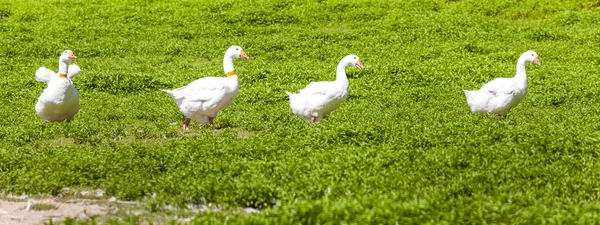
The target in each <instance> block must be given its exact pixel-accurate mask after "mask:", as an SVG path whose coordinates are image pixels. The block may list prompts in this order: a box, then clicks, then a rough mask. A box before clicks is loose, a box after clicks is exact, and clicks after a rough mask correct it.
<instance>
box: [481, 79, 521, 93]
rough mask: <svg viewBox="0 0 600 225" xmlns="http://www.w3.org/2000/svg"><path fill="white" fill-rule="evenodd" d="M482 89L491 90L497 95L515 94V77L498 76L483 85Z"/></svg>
mask: <svg viewBox="0 0 600 225" xmlns="http://www.w3.org/2000/svg"><path fill="white" fill-rule="evenodd" d="M480 90H482V91H486V92H489V93H491V94H493V95H495V96H498V95H503V94H513V92H514V90H515V87H514V81H513V78H496V79H494V80H492V81H490V82H488V83H486V84H484V85H483V86H481V89H480Z"/></svg>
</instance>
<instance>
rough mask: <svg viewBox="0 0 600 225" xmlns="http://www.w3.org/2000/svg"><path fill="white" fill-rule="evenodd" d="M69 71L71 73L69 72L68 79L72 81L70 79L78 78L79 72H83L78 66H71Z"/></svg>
mask: <svg viewBox="0 0 600 225" xmlns="http://www.w3.org/2000/svg"><path fill="white" fill-rule="evenodd" d="M68 71H69V72H67V77H68V78H69V79H70V78H73V77H75V76H77V75H78V74H79V72H81V69H80V68H79V66H78V65H75V64H71V65H69V67H68Z"/></svg>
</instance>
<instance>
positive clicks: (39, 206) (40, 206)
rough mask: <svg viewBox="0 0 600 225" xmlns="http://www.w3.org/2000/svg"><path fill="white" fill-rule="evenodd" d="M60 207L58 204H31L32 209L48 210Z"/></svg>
mask: <svg viewBox="0 0 600 225" xmlns="http://www.w3.org/2000/svg"><path fill="white" fill-rule="evenodd" d="M55 209H58V206H55V205H52V204H48V203H36V204H33V205H31V210H35V211H46V210H55Z"/></svg>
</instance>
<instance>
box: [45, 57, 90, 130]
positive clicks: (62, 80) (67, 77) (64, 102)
mask: <svg viewBox="0 0 600 225" xmlns="http://www.w3.org/2000/svg"><path fill="white" fill-rule="evenodd" d="M76 58H77V57H76V56H75V55H74V54H73V52H72V51H71V50H65V51H64V52H63V53H62V54H61V55H60V57H59V58H58V74H57V73H55V72H54V71H52V70H49V69H47V68H46V67H40V68H39V69H38V70H37V71H36V72H35V78H36V80H38V81H41V82H46V83H48V87H47V88H46V89H44V91H43V92H42V94H41V95H40V97H39V98H38V101H37V104H36V105H35V111H36V112H37V114H38V116H40V117H41V118H42V119H44V120H45V121H49V122H57V121H64V120H66V121H67V122H69V121H71V120H72V119H73V117H74V116H75V114H77V112H78V111H79V92H77V89H75V87H74V86H73V81H71V78H73V77H75V76H77V74H79V72H80V71H81V70H80V69H79V66H77V65H70V66H69V65H68V62H70V61H71V60H73V59H76Z"/></svg>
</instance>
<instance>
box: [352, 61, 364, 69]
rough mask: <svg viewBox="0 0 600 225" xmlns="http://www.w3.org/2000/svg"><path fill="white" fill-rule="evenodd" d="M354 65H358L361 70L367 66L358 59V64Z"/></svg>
mask: <svg viewBox="0 0 600 225" xmlns="http://www.w3.org/2000/svg"><path fill="white" fill-rule="evenodd" d="M354 67H356V68H357V69H359V70H362V69H364V68H365V67H364V66H363V64H362V62H361V61H360V60H358V62H356V64H354Z"/></svg>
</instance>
